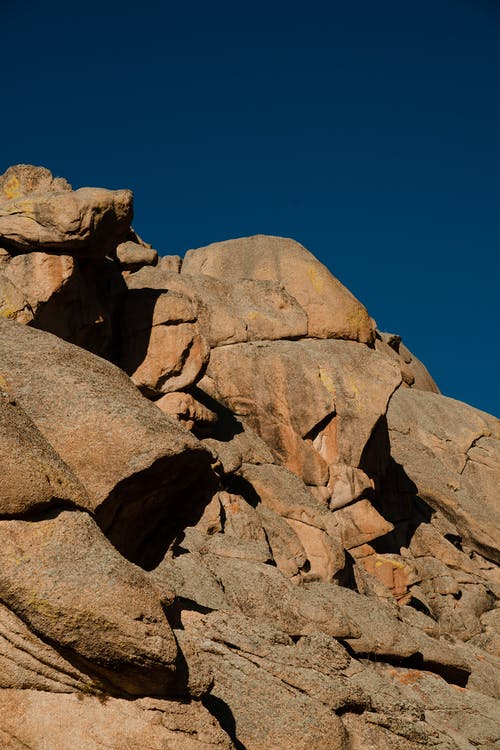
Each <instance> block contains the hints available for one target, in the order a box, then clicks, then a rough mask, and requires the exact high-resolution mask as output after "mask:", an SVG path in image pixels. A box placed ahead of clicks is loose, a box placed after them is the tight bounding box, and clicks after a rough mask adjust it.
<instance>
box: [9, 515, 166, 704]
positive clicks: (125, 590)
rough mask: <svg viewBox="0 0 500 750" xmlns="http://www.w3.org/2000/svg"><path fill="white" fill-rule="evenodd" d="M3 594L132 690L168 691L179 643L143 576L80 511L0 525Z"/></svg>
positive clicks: (95, 668) (44, 634)
mask: <svg viewBox="0 0 500 750" xmlns="http://www.w3.org/2000/svg"><path fill="white" fill-rule="evenodd" d="M0 537H1V544H0V549H1V552H0V555H1V565H0V568H1V573H0V596H1V599H2V601H3V602H4V603H5V604H6V605H7V606H8V607H10V608H11V609H12V610H13V611H14V612H15V614H16V615H17V616H18V617H20V618H21V619H22V620H23V621H24V622H26V624H27V625H28V626H29V627H30V629H31V630H32V631H33V632H35V633H36V634H37V635H39V636H40V637H41V638H42V639H44V640H49V641H50V642H52V643H55V644H57V645H58V646H59V647H61V648H64V649H67V650H68V651H67V653H68V654H69V655H70V658H71V655H73V657H74V658H75V659H76V660H77V663H78V660H80V664H81V665H82V666H83V667H84V668H87V669H88V668H90V670H91V671H92V672H93V673H94V674H95V676H96V678H97V680H98V681H99V679H102V680H103V681H104V683H105V684H108V685H111V686H112V689H116V690H118V691H120V692H125V693H128V694H130V695H141V694H142V695H144V694H150V695H151V694H152V695H154V694H156V695H166V694H168V693H172V691H173V689H174V681H175V659H176V656H177V647H176V643H175V640H174V637H173V635H172V633H171V631H170V627H169V625H168V622H167V621H166V619H165V616H164V614H163V611H162V608H161V605H160V602H159V599H158V598H157V594H156V592H155V590H154V589H153V588H152V587H151V586H150V585H149V584H148V579H147V577H146V574H145V573H144V572H143V571H142V570H140V569H139V568H137V567H135V566H134V565H132V564H131V563H129V562H128V561H126V560H125V559H124V558H123V557H122V556H121V555H119V554H118V552H117V551H116V550H115V549H114V548H113V547H112V545H111V544H110V543H109V542H108V540H107V539H106V538H105V537H104V536H103V534H102V533H101V531H100V530H99V528H98V527H97V526H96V524H95V522H94V521H92V519H91V518H90V517H89V516H88V515H87V514H85V513H78V512H75V511H72V512H69V511H63V512H61V513H59V515H57V516H56V517H54V518H50V519H48V520H40V521H37V522H36V523H33V522H27V521H1V522H0Z"/></svg>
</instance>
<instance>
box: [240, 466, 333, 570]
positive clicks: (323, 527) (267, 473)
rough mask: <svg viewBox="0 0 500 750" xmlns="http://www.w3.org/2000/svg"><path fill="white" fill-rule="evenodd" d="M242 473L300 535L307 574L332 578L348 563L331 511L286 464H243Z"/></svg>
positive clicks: (268, 504) (270, 506)
mask: <svg viewBox="0 0 500 750" xmlns="http://www.w3.org/2000/svg"><path fill="white" fill-rule="evenodd" d="M239 473H240V474H241V476H242V477H243V478H244V480H245V481H246V482H248V483H249V484H250V485H251V487H252V488H253V491H254V492H255V493H256V495H257V497H258V498H259V500H260V501H261V503H262V504H263V505H265V506H266V507H268V508H270V509H271V510H273V511H274V512H275V513H278V515H280V516H281V517H282V518H284V519H285V520H286V522H287V523H288V524H289V526H290V527H291V528H292V529H293V531H294V532H295V534H296V535H297V537H298V539H299V540H300V544H301V547H302V549H303V550H304V552H305V554H306V556H307V560H308V563H309V565H308V570H307V577H308V578H313V579H318V580H323V581H332V580H333V579H334V578H335V577H336V576H337V574H338V573H339V572H340V571H341V570H342V569H343V567H344V564H345V560H344V551H343V548H342V544H341V541H340V530H339V529H338V527H337V525H336V522H335V519H334V517H333V516H332V514H331V513H329V512H328V511H325V510H324V508H322V507H321V505H319V503H317V501H316V500H315V498H314V497H313V496H312V495H311V493H310V492H309V491H308V490H307V488H306V487H305V486H304V484H303V483H302V482H301V481H300V480H299V479H298V478H297V477H296V476H295V475H294V474H292V473H291V472H289V471H287V470H286V469H285V468H283V467H278V466H251V465H248V464H244V465H243V466H242V467H241V469H240V470H239Z"/></svg>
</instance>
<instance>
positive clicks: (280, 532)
mask: <svg viewBox="0 0 500 750" xmlns="http://www.w3.org/2000/svg"><path fill="white" fill-rule="evenodd" d="M131 221H132V195H131V193H130V192H129V191H126V190H119V191H110V190H101V189H94V188H84V189H80V190H76V191H72V190H71V187H70V186H69V185H68V184H67V182H66V181H65V180H61V179H60V178H56V179H55V178H53V176H52V175H51V173H50V172H49V171H48V170H45V169H43V168H40V167H29V166H25V165H21V166H17V167H13V168H11V169H9V170H8V171H7V172H6V173H5V175H3V176H2V177H0V556H1V561H2V565H1V566H0V688H1V689H0V716H1V717H2V718H1V719H0V738H1V739H2V747H5V748H12V749H13V750H14V749H16V750H17V748H31V749H32V750H42V749H43V748H47V747H51V748H58V749H61V750H72V749H73V748H75V747H78V748H83V750H87V749H88V750H91V749H92V748H98V747H102V746H104V745H105V746H106V747H109V748H116V750H118V749H119V748H122V747H127V748H130V749H131V750H134V749H135V748H137V750H139V748H144V747H148V748H151V749H152V750H156V749H158V750H160V749H163V748H170V747H171V748H180V749H181V750H194V749H195V748H196V749H197V750H203V749H205V748H206V749H207V750H208V749H209V748H228V749H229V748H236V749H238V748H239V750H242V749H243V750H245V749H246V750H278V748H279V749H280V750H281V748H290V750H306V748H307V750H315V748H317V749H318V750H319V748H321V750H324V749H326V750H330V749H331V750H361V749H362V748H381V750H385V749H387V750H393V749H394V750H423V749H424V748H435V750H472V748H478V747H479V748H484V750H492V749H493V748H500V740H499V739H498V738H499V737H500V723H499V721H498V695H499V693H500V672H499V665H500V617H499V609H498V606H497V603H498V600H499V598H500V577H499V572H498V570H499V569H498V562H499V557H500V553H499V546H500V545H499V539H500V511H499V505H498V487H499V485H500V450H499V448H500V424H499V421H498V420H497V419H495V418H494V417H492V416H490V415H488V414H485V413H483V412H480V411H478V410H476V409H473V408H472V407H470V406H467V405H465V404H462V403H460V402H457V401H454V400H452V399H449V398H446V397H445V396H442V395H441V394H440V393H439V390H438V388H437V386H436V384H435V383H434V381H433V380H432V378H431V376H430V375H429V373H428V372H427V370H426V369H425V367H424V366H423V365H422V363H421V362H419V361H418V360H417V359H416V358H415V357H414V356H413V355H412V354H411V353H410V352H409V351H408V349H407V348H406V347H405V346H404V344H403V343H402V342H401V339H400V337H399V336H396V335H391V334H386V333H382V332H380V331H378V330H377V328H376V324H375V322H374V321H373V319H372V318H371V317H370V316H369V314H368V312H367V311H366V309H365V307H364V306H363V305H362V304H361V303H360V302H358V300H356V299H355V298H354V297H353V296H352V294H351V293H350V292H349V291H348V290H347V289H346V288H345V287H344V286H343V285H342V284H341V283H340V282H339V281H338V280H337V279H335V278H334V277H333V276H332V275H331V274H330V272H329V271H328V270H327V269H326V268H325V266H323V265H322V264H321V263H320V262H319V261H318V260H317V259H316V258H315V257H314V256H313V255H311V253H309V252H308V251H307V250H306V249H305V248H303V247H302V246H301V245H299V244H298V243H296V242H294V241H293V240H288V239H282V238H278V237H266V236H261V235H259V236H256V237H250V238H245V239H239V240H231V241H227V242H222V243H216V244H213V245H209V246H208V247H204V248H199V249H196V250H190V251H188V253H187V254H186V256H185V258H184V259H181V258H179V257H178V256H163V257H158V253H156V251H154V250H153V249H152V248H151V246H149V245H147V243H145V242H143V241H142V240H141V239H140V238H139V237H138V236H137V234H136V233H135V232H134V230H133V229H132V227H131Z"/></svg>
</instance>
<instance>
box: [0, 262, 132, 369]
mask: <svg viewBox="0 0 500 750" xmlns="http://www.w3.org/2000/svg"><path fill="white" fill-rule="evenodd" d="M118 278H119V279H120V280H121V276H120V274H119V272H118V271H117V269H115V267H114V265H113V263H112V262H111V261H109V262H107V261H104V262H102V263H99V264H97V263H96V264H95V265H94V264H89V263H87V262H83V263H82V262H79V261H78V259H75V258H73V257H72V256H71V255H56V254H53V253H41V252H31V253H22V254H20V255H16V256H14V257H12V258H11V259H10V261H9V263H8V264H7V265H6V266H5V267H4V272H3V275H0V289H3V290H7V292H8V291H9V290H14V297H13V296H12V292H11V293H10V294H9V293H7V295H6V296H7V300H6V302H5V306H4V317H10V318H12V319H15V320H17V321H18V322H20V323H30V324H31V325H33V327H35V328H39V329H41V330H44V331H48V332H49V333H54V334H55V335H57V336H59V338H63V339H64V340H66V341H70V342H71V343H75V344H77V345H78V346H82V347H83V348H86V349H88V350H89V351H92V352H94V353H96V354H99V355H100V356H103V357H106V358H111V357H112V356H113V332H112V323H111V321H112V318H113V316H114V314H115V311H116V308H117V306H118V304H117V301H118V298H119V296H120V294H121V293H122V292H121V291H120V288H119V287H120V282H119V280H118ZM6 285H7V286H6ZM12 285H14V286H15V288H14V286H12ZM4 297H5V294H4ZM12 299H15V300H16V303H15V304H13V302H12ZM22 305H24V307H22ZM19 308H21V312H17V313H15V314H13V312H12V311H13V310H14V309H19Z"/></svg>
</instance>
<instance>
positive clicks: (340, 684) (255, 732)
mask: <svg viewBox="0 0 500 750" xmlns="http://www.w3.org/2000/svg"><path fill="white" fill-rule="evenodd" d="M183 622H184V623H185V627H188V628H189V630H190V634H189V635H190V637H191V638H194V639H195V640H196V641H197V642H198V643H201V644H202V649H203V657H204V658H205V660H207V661H208V662H209V664H210V666H211V668H212V669H213V672H214V687H213V690H212V693H211V695H210V696H208V697H207V698H206V699H205V702H206V705H207V706H208V707H209V708H210V709H211V710H212V712H213V713H214V714H215V715H216V716H219V717H220V720H221V722H223V721H224V719H223V716H224V714H223V706H224V704H226V705H229V706H231V713H232V716H233V717H234V725H233V726H234V729H233V732H234V737H235V740H236V741H237V743H238V746H239V747H241V746H243V747H245V748H247V749H248V750H278V748H279V750H281V749H282V748H284V747H290V748H294V750H306V749H307V750H311V749H312V748H318V750H319V749H320V748H321V749H323V748H327V750H346V747H347V745H346V735H345V733H344V729H343V726H342V723H341V721H340V719H339V718H338V717H337V716H336V715H335V713H334V710H335V709H337V710H340V709H342V708H343V707H344V705H346V704H358V705H359V704H361V705H363V703H365V704H366V698H365V696H363V694H362V692H361V691H360V690H351V689H350V687H349V685H348V684H347V682H346V681H345V680H344V679H343V677H342V676H341V675H340V674H339V669H338V666H337V665H338V664H345V663H346V662H347V661H348V660H349V656H348V655H347V654H346V652H345V651H343V652H342V651H341V647H340V648H339V647H338V645H337V644H336V643H335V641H333V639H332V640H328V639H327V638H324V639H320V638H316V639H314V638H311V639H305V638H304V639H303V640H301V642H300V644H299V645H298V646H296V645H295V644H294V643H293V641H292V640H291V639H290V638H288V637H287V636H286V635H285V634H284V633H280V632H279V631H277V630H276V629H274V628H271V627H267V628H265V629H264V628H262V627H259V628H256V627H255V625H252V623H251V622H249V621H248V620H246V619H245V618H241V617H240V618H238V617H232V618H228V617H227V615H223V614H213V615H208V616H205V617H203V618H199V619H194V618H192V617H191V618H189V620H188V618H187V617H186V618H185V620H183ZM179 637H180V639H181V643H183V642H184V641H185V640H186V637H189V636H186V633H185V632H184V631H179ZM329 647H330V648H329ZM339 652H340V653H339Z"/></svg>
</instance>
